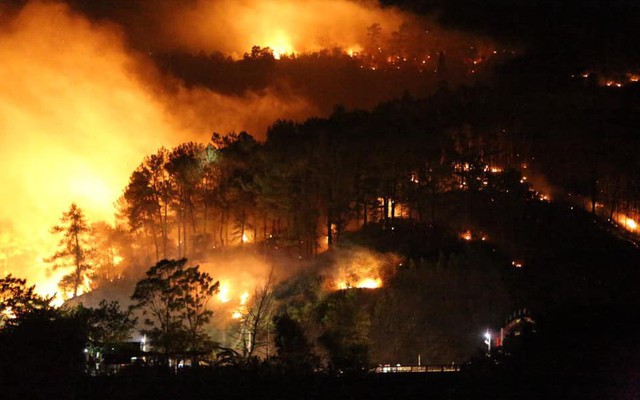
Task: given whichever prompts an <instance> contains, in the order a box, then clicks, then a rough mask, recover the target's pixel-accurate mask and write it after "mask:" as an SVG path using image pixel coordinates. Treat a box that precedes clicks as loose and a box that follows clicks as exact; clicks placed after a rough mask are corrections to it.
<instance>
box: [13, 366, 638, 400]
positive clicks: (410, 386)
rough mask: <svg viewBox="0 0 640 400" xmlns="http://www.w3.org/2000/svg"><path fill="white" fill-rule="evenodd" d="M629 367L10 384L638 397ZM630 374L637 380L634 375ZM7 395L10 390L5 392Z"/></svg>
mask: <svg viewBox="0 0 640 400" xmlns="http://www.w3.org/2000/svg"><path fill="white" fill-rule="evenodd" d="M628 372H629V371H622V370H620V371H611V375H610V376H604V375H591V374H585V375H581V374H567V373H555V372H554V371H553V370H551V369H550V370H549V371H540V372H539V373H537V374H534V375H520V374H516V373H503V374H491V373H475V372H461V373H444V374H378V375H376V374H371V375H362V376H327V375H310V376H295V375H269V374H264V373H258V372H253V373H247V372H246V371H245V372H243V373H242V374H238V373H234V372H229V371H227V372H225V373H220V372H218V373H215V374H211V371H204V370H202V371H190V372H188V373H182V374H179V375H172V374H167V373H160V372H158V371H145V372H144V374H133V375H131V376H118V377H98V378H84V379H81V380H79V381H77V382H66V383H65V382H55V383H51V384H50V385H38V386H33V385H27V384H25V385H17V386H14V387H5V388H4V395H3V398H7V399H10V398H16V399H17V398H20V399H96V400H99V399H118V400H127V399H132V400H133V399H135V400H140V399H214V398H218V399H332V400H335V399H367V400H368V399H635V398H637V395H638V393H640V391H639V390H640V384H639V381H638V379H639V378H640V375H637V374H636V375H635V378H633V377H632V376H631V375H630V374H628ZM630 378H631V379H630ZM5 396H6V397H5Z"/></svg>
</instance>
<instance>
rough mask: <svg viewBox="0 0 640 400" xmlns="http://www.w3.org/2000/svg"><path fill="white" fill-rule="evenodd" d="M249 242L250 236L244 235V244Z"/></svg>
mask: <svg viewBox="0 0 640 400" xmlns="http://www.w3.org/2000/svg"><path fill="white" fill-rule="evenodd" d="M248 242H249V236H247V234H246V233H243V234H242V243H248Z"/></svg>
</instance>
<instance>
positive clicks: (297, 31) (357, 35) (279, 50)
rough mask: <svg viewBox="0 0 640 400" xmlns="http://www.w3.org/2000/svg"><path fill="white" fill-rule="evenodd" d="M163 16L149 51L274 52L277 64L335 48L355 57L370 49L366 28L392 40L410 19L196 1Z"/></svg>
mask: <svg viewBox="0 0 640 400" xmlns="http://www.w3.org/2000/svg"><path fill="white" fill-rule="evenodd" d="M156 9H157V7H156ZM164 11H165V13H166V17H167V18H166V19H160V20H159V21H152V22H155V23H157V25H159V26H157V27H154V28H157V30H158V32H157V35H155V37H154V42H153V43H150V45H156V46H162V47H164V48H166V47H169V48H174V49H182V50H188V51H191V52H194V53H197V52H198V51H202V50H204V51H205V52H212V51H222V52H223V53H225V54H230V55H232V56H234V57H235V58H241V57H242V55H243V54H244V53H245V52H247V51H249V50H250V49H251V47H252V46H260V47H263V48H264V47H269V48H271V49H272V50H273V55H274V57H275V58H276V59H278V58H280V57H281V56H283V55H285V54H287V55H288V54H292V53H306V52H314V51H320V50H322V49H331V48H334V47H340V48H342V49H345V50H346V51H348V52H349V54H351V55H353V53H354V52H358V51H359V49H361V48H362V47H363V46H364V45H365V44H366V43H367V27H369V26H371V25H373V24H375V23H380V24H381V25H382V34H383V35H384V36H385V37H387V38H389V37H390V36H391V32H393V31H394V30H397V29H398V27H399V26H400V25H401V24H402V23H403V21H407V20H411V19H412V17H410V16H409V15H407V14H404V13H402V12H400V11H399V10H398V9H396V8H391V7H386V8H381V7H380V6H379V5H378V4H377V2H374V1H345V0H305V1H298V0H271V1H260V0H246V1H237V0H217V1H210V0H197V1H194V2H193V6H191V7H181V6H179V5H178V2H176V3H175V5H174V4H172V5H170V6H168V8H167V9H165V10H164ZM156 12H157V10H156ZM230 16H233V17H230ZM328 16H330V17H328ZM160 21H162V24H160V23H159V22H160ZM160 25H161V26H160ZM212 27H216V31H217V32H216V34H212Z"/></svg>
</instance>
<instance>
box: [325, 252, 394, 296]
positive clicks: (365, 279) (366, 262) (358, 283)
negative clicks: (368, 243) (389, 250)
mask: <svg viewBox="0 0 640 400" xmlns="http://www.w3.org/2000/svg"><path fill="white" fill-rule="evenodd" d="M335 257H336V259H335V262H334V266H333V267H332V269H333V272H332V276H333V278H332V279H330V281H329V282H327V286H328V288H329V289H330V290H347V289H355V288H359V289H378V288H381V287H383V286H384V278H385V277H388V276H389V275H390V274H392V273H393V270H394V267H395V266H397V265H399V261H398V257H397V256H396V255H394V254H380V253H376V252H373V251H370V250H366V249H353V250H339V251H337V252H336V255H335Z"/></svg>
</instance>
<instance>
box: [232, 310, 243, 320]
mask: <svg viewBox="0 0 640 400" xmlns="http://www.w3.org/2000/svg"><path fill="white" fill-rule="evenodd" d="M231 318H232V319H240V318H242V313H241V312H240V311H234V312H232V313H231Z"/></svg>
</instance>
